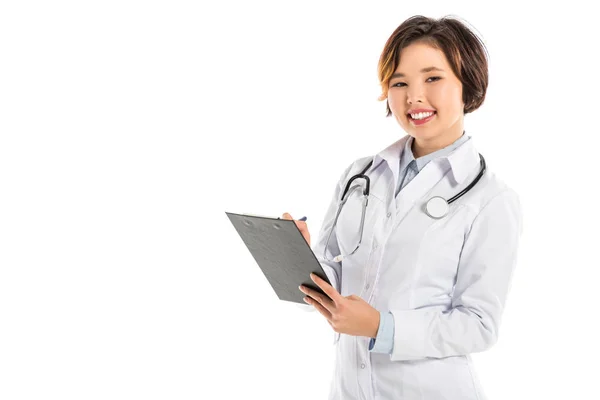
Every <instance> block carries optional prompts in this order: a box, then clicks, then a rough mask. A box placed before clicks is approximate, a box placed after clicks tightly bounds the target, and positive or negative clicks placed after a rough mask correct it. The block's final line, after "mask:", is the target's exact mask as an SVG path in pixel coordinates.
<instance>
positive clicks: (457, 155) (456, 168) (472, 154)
mask: <svg viewBox="0 0 600 400" xmlns="http://www.w3.org/2000/svg"><path fill="white" fill-rule="evenodd" d="M463 134H464V135H466V134H467V133H466V132H465V133H463ZM410 139H411V136H410V135H406V136H404V137H402V138H401V139H399V140H398V141H396V142H394V143H392V144H391V145H389V146H388V147H386V148H385V149H383V150H381V151H380V152H379V153H377V154H375V156H374V157H373V165H372V166H371V168H370V169H374V168H376V167H377V166H378V165H379V164H380V163H381V162H382V161H386V162H387V164H388V166H389V168H390V169H391V170H392V171H393V172H394V175H395V178H396V180H397V179H398V177H397V175H398V173H399V171H398V170H397V169H398V168H397V167H396V166H398V165H399V163H400V157H401V156H402V152H403V151H404V149H405V147H406V144H407V142H408V141H409V140H410ZM442 159H444V160H445V161H446V162H447V163H448V164H449V166H450V169H451V170H452V176H453V178H454V181H455V182H456V183H457V184H458V183H461V182H462V181H464V180H465V178H466V177H467V176H469V174H470V172H471V170H472V169H473V168H474V167H473V165H474V163H477V164H479V153H477V150H476V149H475V146H474V144H473V138H472V137H469V139H468V140H467V141H465V142H464V143H463V144H462V145H460V146H459V147H458V148H456V149H455V150H454V151H453V152H451V153H450V154H448V155H447V156H446V157H442ZM395 167H396V168H395Z"/></svg>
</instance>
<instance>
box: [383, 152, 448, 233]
mask: <svg viewBox="0 0 600 400" xmlns="http://www.w3.org/2000/svg"><path fill="white" fill-rule="evenodd" d="M449 169H450V166H449V165H447V163H438V162H435V161H431V162H429V163H427V165H426V166H425V167H424V168H423V170H421V171H420V172H419V173H418V174H417V176H415V177H414V178H413V179H412V180H411V181H410V182H409V183H408V184H407V185H406V186H405V187H404V189H402V190H400V192H399V193H398V196H397V197H396V221H395V223H394V225H397V224H399V223H400V222H401V221H402V220H403V219H404V217H406V215H407V214H408V212H409V211H410V210H411V209H412V208H413V207H414V205H415V202H416V201H417V200H418V199H420V198H421V197H423V196H425V195H426V194H427V193H428V192H430V191H431V190H432V189H433V188H434V187H435V186H436V185H437V184H438V183H439V182H440V180H441V179H442V178H443V177H444V175H445V174H446V173H447V172H448V171H449ZM393 190H395V188H393ZM392 196H393V192H392Z"/></svg>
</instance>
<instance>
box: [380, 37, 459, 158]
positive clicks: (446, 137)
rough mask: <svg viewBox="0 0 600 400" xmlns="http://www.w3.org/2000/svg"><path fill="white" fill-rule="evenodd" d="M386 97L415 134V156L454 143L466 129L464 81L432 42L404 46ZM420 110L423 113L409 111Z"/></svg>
mask: <svg viewBox="0 0 600 400" xmlns="http://www.w3.org/2000/svg"><path fill="white" fill-rule="evenodd" d="M387 98H388V104H389V107H390V110H391V111H392V114H393V115H394V117H395V118H396V121H398V123H399V124H400V126H401V127H402V129H404V130H405V131H406V133H408V134H409V135H410V136H412V137H414V138H415V141H414V143H413V152H414V153H415V156H416V157H420V156H423V155H425V154H429V153H431V152H433V151H436V150H439V149H442V148H444V147H446V146H448V145H450V144H452V143H453V142H454V141H455V140H456V139H458V138H459V137H460V136H461V135H462V133H463V121H464V113H463V110H464V106H465V105H464V103H463V98H462V83H461V82H460V80H459V79H458V77H457V76H456V75H455V74H454V72H453V71H452V68H451V67H450V64H449V63H448V60H447V59H446V56H445V55H444V53H443V52H442V51H441V50H439V49H436V48H435V47H432V46H430V45H429V44H425V43H413V44H411V45H409V46H407V47H405V48H404V49H402V51H401V53H400V64H399V65H398V68H397V69H396V71H394V74H393V75H392V78H391V79H390V81H389V90H388V96H387ZM419 110H423V113H421V114H420V115H414V114H413V115H412V116H411V114H410V113H409V112H411V111H417V112H419ZM429 114H433V115H431V116H429V117H428V115H429ZM413 117H416V118H413Z"/></svg>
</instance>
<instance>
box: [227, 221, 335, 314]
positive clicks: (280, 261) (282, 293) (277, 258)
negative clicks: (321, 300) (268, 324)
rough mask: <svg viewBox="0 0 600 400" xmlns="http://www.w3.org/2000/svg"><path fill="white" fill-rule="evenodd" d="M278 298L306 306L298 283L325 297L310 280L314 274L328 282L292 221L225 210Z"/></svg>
mask: <svg viewBox="0 0 600 400" xmlns="http://www.w3.org/2000/svg"><path fill="white" fill-rule="evenodd" d="M225 214H227V217H229V220H230V221H231V223H232V224H233V226H234V228H235V229H236V231H237V233H238V234H239V235H240V237H241V238H242V240H243V242H244V244H245V245H246V247H247V248H248V250H249V251H250V253H251V254H252V256H253V257H254V260H255V261H256V263H257V264H258V266H259V267H260V269H261V270H262V272H263V274H264V276H265V277H266V278H267V280H268V281H269V284H270V285H271V287H272V288H273V290H274V291H275V294H277V297H279V299H280V300H284V301H290V302H294V303H300V304H304V305H306V303H305V302H304V300H303V299H304V296H306V295H305V294H304V293H302V292H301V291H300V289H299V288H298V286H300V285H304V286H307V287H309V288H311V289H313V290H315V291H317V292H319V293H321V294H323V295H325V296H326V297H327V298H329V296H328V295H327V294H325V293H324V292H323V291H322V290H321V288H319V287H318V286H317V285H316V284H315V283H314V282H313V281H312V279H310V273H311V272H312V273H314V274H315V275H317V276H318V277H320V278H321V279H323V280H324V281H325V282H327V283H328V284H330V285H331V282H330V281H329V278H327V275H326V274H325V271H323V267H322V266H321V263H320V262H319V261H318V260H317V257H316V256H315V253H313V251H312V249H311V248H310V246H309V245H308V243H307V242H306V240H305V239H304V236H302V233H301V232H300V230H299V229H298V227H297V226H296V223H295V222H294V221H292V220H288V219H280V218H273V217H263V216H258V215H251V214H236V213H230V212H225Z"/></svg>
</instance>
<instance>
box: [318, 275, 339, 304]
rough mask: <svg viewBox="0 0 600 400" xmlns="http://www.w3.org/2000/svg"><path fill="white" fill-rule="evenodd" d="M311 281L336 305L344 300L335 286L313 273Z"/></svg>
mask: <svg viewBox="0 0 600 400" xmlns="http://www.w3.org/2000/svg"><path fill="white" fill-rule="evenodd" d="M310 279H312V281H313V282H314V283H316V284H317V286H318V287H320V288H321V290H322V291H323V292H325V293H326V294H327V296H329V298H330V299H331V300H333V302H334V303H340V302H341V301H342V300H343V299H344V298H343V296H342V295H341V294H339V292H338V291H337V290H336V289H335V288H334V287H333V286H331V285H330V284H328V283H327V282H325V281H324V280H323V279H321V278H319V277H318V276H317V275H315V274H312V273H311V274H310Z"/></svg>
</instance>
